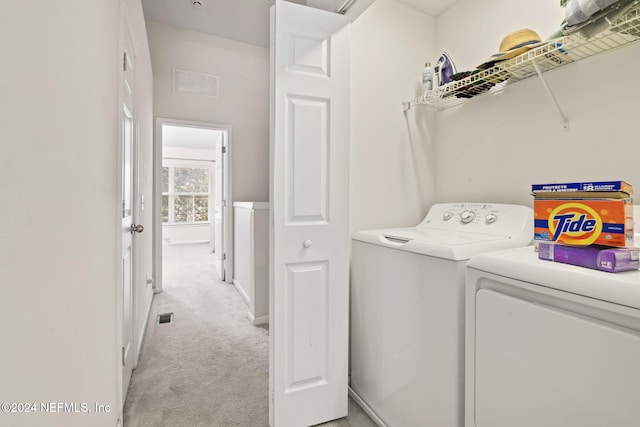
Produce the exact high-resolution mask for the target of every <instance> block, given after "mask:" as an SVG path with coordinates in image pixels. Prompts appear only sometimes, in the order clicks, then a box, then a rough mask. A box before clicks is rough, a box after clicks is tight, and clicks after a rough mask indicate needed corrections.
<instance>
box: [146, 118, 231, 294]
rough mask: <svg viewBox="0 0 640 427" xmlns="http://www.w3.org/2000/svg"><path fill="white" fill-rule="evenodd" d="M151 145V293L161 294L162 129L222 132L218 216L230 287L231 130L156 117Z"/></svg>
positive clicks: (196, 122) (218, 126)
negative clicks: (224, 136) (222, 201)
mask: <svg viewBox="0 0 640 427" xmlns="http://www.w3.org/2000/svg"><path fill="white" fill-rule="evenodd" d="M155 121H156V123H155V142H154V144H153V195H154V197H153V272H154V277H155V280H154V282H153V292H154V293H156V294H157V293H160V292H162V286H163V284H162V126H163V125H172V126H182V127H194V128H201V129H210V130H215V131H222V132H226V134H227V140H226V147H227V149H226V156H225V157H224V159H225V160H224V166H223V172H222V173H223V181H224V182H223V187H224V191H225V192H226V194H227V195H228V198H227V201H226V209H225V210H224V212H223V215H222V233H223V239H224V240H223V247H224V252H225V253H226V254H227V258H226V271H227V272H228V273H229V274H227V278H226V279H227V280H226V282H227V283H231V278H232V277H233V239H232V230H233V212H232V210H231V209H230V206H231V205H232V203H231V201H232V200H233V191H232V190H233V182H232V177H233V174H232V170H231V169H232V163H233V162H232V161H231V159H232V157H231V156H232V127H231V125H225V124H217V123H211V122H199V121H193V120H180V119H171V118H167V117H156V119H155Z"/></svg>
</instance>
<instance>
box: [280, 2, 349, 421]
mask: <svg viewBox="0 0 640 427" xmlns="http://www.w3.org/2000/svg"><path fill="white" fill-rule="evenodd" d="M272 37H273V38H272V46H271V49H272V73H273V74H272V93H271V95H272V113H273V115H272V134H271V138H272V139H271V200H272V205H271V206H272V218H273V221H272V230H271V231H272V233H271V237H272V239H271V283H270V292H271V310H272V311H271V313H272V321H273V323H272V325H273V326H272V328H271V330H270V333H271V346H270V349H271V354H270V363H271V366H270V392H271V402H270V404H271V405H270V422H271V425H272V426H277V427H287V426H296V427H300V426H310V425H315V424H318V423H321V422H325V421H328V420H332V419H336V418H341V417H344V416H346V415H347V403H348V397H347V388H348V385H347V376H348V326H349V277H348V276H349V244H350V237H349V215H348V206H349V199H348V167H349V102H348V101H349V25H348V21H347V19H346V18H345V17H344V16H342V15H338V14H335V13H331V12H326V11H322V10H318V9H312V8H308V7H306V6H301V5H298V4H294V3H289V2H285V1H280V0H277V1H276V3H275V6H274V7H273V9H272Z"/></svg>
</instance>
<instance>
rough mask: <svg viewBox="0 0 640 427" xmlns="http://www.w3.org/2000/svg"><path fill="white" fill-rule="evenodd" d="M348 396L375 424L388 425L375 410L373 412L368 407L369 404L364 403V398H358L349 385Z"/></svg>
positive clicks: (382, 426) (380, 426) (385, 426)
mask: <svg viewBox="0 0 640 427" xmlns="http://www.w3.org/2000/svg"><path fill="white" fill-rule="evenodd" d="M349 396H351V398H352V399H353V400H354V402H356V404H357V405H358V406H359V407H360V408H362V410H363V411H364V412H365V413H366V414H367V415H368V416H369V418H371V421H373V422H374V423H376V425H377V426H378V427H388V426H387V425H386V424H385V423H384V421H382V420H381V419H380V417H378V416H377V415H376V413H375V412H373V410H372V409H371V408H370V407H369V405H367V404H366V403H365V401H364V400H362V399H361V398H360V396H358V393H356V392H355V391H354V390H353V389H352V388H351V387H349Z"/></svg>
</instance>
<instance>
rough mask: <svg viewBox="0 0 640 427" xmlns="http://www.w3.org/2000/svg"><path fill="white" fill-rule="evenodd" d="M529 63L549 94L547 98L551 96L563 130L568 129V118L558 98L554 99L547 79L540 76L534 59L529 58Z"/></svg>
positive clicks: (539, 70) (540, 71)
mask: <svg viewBox="0 0 640 427" xmlns="http://www.w3.org/2000/svg"><path fill="white" fill-rule="evenodd" d="M531 65H533V68H535V70H536V73H538V78H540V82H541V83H542V86H544V89H545V90H546V91H547V95H549V98H551V101H552V102H553V105H554V106H555V107H556V110H558V114H559V115H560V118H561V119H562V127H563V129H564V130H565V131H568V130H569V120H568V119H567V116H566V115H565V114H564V112H563V111H562V108H561V107H560V104H559V103H558V100H557V99H556V97H555V96H554V95H553V92H552V91H551V88H549V85H548V84H547V81H546V80H545V79H544V77H543V76H542V70H541V69H540V66H539V65H538V62H537V61H536V60H535V59H532V60H531Z"/></svg>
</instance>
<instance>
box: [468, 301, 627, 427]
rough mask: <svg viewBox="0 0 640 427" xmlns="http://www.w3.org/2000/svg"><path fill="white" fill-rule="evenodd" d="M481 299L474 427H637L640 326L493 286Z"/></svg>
mask: <svg viewBox="0 0 640 427" xmlns="http://www.w3.org/2000/svg"><path fill="white" fill-rule="evenodd" d="M475 302H476V316H475V326H476V328H475V338H476V352H475V353H476V360H475V379H476V384H475V385H476V387H475V421H476V423H475V426H477V427H514V426H518V427H540V426H545V427H568V426H580V427H602V426H607V427H614V426H618V427H628V426H632V425H638V424H637V423H638V420H640V405H638V393H639V392H640V363H638V361H639V360H640V333H639V332H638V331H635V330H630V329H627V328H623V327H620V326H617V325H613V324H610V323H607V322H604V321H601V320H598V319H593V318H588V317H586V316H584V315H579V314H576V313H572V312H569V311H564V310H561V309H557V308H552V307H548V306H545V305H541V304H537V303H531V302H529V301H524V300H521V299H518V298H514V297H512V296H507V295H505V294H502V293H499V292H496V291H494V290H488V289H482V290H479V291H478V292H477V293H476V301H475ZM613 307H615V306H613ZM468 421H469V420H468ZM467 425H470V424H469V423H467Z"/></svg>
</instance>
